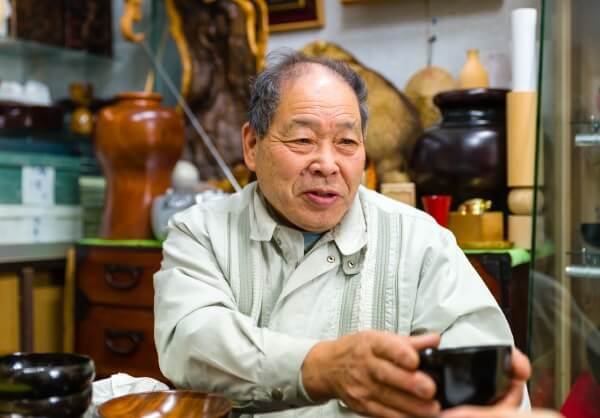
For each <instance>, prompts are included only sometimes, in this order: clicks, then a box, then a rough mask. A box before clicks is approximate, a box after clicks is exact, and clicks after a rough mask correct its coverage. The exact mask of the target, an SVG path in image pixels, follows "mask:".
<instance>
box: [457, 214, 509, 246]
mask: <svg viewBox="0 0 600 418" xmlns="http://www.w3.org/2000/svg"><path fill="white" fill-rule="evenodd" d="M448 229H450V230H451V231H452V232H453V233H454V236H456V240H457V241H458V243H459V244H461V243H474V242H497V241H502V240H503V239H504V219H503V213H502V212H484V213H483V214H482V215H472V214H466V215H461V214H460V213H458V212H450V219H449V221H448Z"/></svg>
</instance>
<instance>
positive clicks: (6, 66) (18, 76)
mask: <svg viewBox="0 0 600 418" xmlns="http://www.w3.org/2000/svg"><path fill="white" fill-rule="evenodd" d="M125 3H126V1H123V0H111V9H112V40H113V42H112V54H111V55H100V54H96V53H93V52H89V51H86V50H84V49H74V48H69V47H65V46H56V45H52V44H45V43H40V42H35V41H31V40H24V39H20V38H15V37H11V36H7V37H0V80H3V81H18V82H20V83H25V82H26V81H28V80H36V81H40V82H42V83H44V84H46V85H47V86H48V87H49V89H50V94H51V97H52V99H53V100H58V99H61V98H64V97H67V96H68V94H69V89H68V86H69V84H70V83H73V82H82V83H91V84H92V85H93V87H94V95H95V96H97V97H99V98H109V97H111V96H113V95H114V94H116V93H119V92H122V91H139V90H144V88H145V87H146V86H148V85H149V82H150V81H154V82H153V83H150V84H152V86H151V87H152V88H153V89H154V91H157V92H159V93H161V94H163V97H164V99H165V101H166V102H167V104H175V98H174V97H172V95H171V94H170V92H169V91H168V90H167V88H166V86H165V83H164V80H162V79H161V78H160V77H156V76H155V74H154V71H153V65H152V61H151V59H150V58H149V57H148V54H147V53H146V52H145V51H144V48H143V47H142V45H141V44H136V43H132V42H129V41H126V40H125V39H124V38H123V35H122V34H121V30H120V27H119V20H120V18H121V16H122V14H123V11H124V7H125ZM141 4H142V6H141V12H142V16H141V19H140V22H139V23H138V24H136V25H135V31H136V32H140V33H144V34H145V40H144V42H145V43H146V44H147V45H148V47H149V49H150V51H151V53H152V55H153V56H154V57H155V58H156V59H158V60H159V61H160V62H161V63H162V65H163V66H166V67H167V70H168V71H167V72H168V74H169V75H170V77H172V78H173V82H174V84H175V85H176V86H178V85H179V81H180V73H181V65H180V60H179V58H178V56H177V48H176V46H175V43H174V41H173V39H172V37H171V35H170V32H169V24H168V13H167V11H166V7H165V2H164V1H159V0H145V1H142V3H141Z"/></svg>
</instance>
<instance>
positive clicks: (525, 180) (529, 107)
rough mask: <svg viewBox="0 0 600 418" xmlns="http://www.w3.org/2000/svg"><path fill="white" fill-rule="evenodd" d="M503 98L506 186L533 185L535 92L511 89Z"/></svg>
mask: <svg viewBox="0 0 600 418" xmlns="http://www.w3.org/2000/svg"><path fill="white" fill-rule="evenodd" d="M506 99H507V100H506V109H507V117H506V133H507V157H508V161H507V163H508V166H507V174H508V179H507V180H508V187H533V186H534V184H533V183H534V172H535V134H536V115H537V93H536V92H535V91H512V92H510V93H508V95H507V98H506Z"/></svg>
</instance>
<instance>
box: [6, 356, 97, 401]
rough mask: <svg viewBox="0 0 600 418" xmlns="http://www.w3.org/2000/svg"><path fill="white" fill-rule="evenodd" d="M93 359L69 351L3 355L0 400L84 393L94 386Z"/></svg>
mask: <svg viewBox="0 0 600 418" xmlns="http://www.w3.org/2000/svg"><path fill="white" fill-rule="evenodd" d="M93 379H94V362H93V360H92V359H91V358H89V357H87V356H82V355H77V354H69V353H31V354H26V353H17V354H10V355H7V356H2V357H0V401H2V400H19V399H20V400H23V399H29V400H32V399H42V398H49V397H60V396H64V395H69V394H76V393H79V394H81V393H82V392H84V391H85V390H87V389H88V388H89V387H91V383H92V380H93Z"/></svg>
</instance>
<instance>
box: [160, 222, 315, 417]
mask: <svg viewBox="0 0 600 418" xmlns="http://www.w3.org/2000/svg"><path fill="white" fill-rule="evenodd" d="M186 213H187V212H184V213H180V214H177V215H175V216H174V217H173V218H172V220H171V222H170V226H169V234H168V238H167V240H166V241H165V242H164V245H163V262H162V266H161V269H160V271H159V272H157V273H156V274H155V276H154V291H155V300H154V315H155V343H156V349H157V352H158V359H159V364H160V369H161V371H162V373H163V374H164V375H165V376H166V377H167V378H168V379H169V380H170V381H171V382H172V383H173V384H174V385H175V386H177V387H184V388H192V389H195V390H199V391H202V392H212V393H220V394H223V395H225V396H226V397H228V398H230V399H232V400H234V402H235V404H236V405H237V406H239V407H245V408H248V409H249V410H274V409H283V408H290V407H295V406H305V405H307V404H309V403H310V400H309V399H307V398H306V396H305V395H304V394H303V393H304V391H303V388H301V387H300V385H301V379H300V378H299V373H300V368H301V366H302V362H303V360H304V358H305V356H306V354H307V353H308V351H309V350H310V349H311V348H312V347H313V346H314V344H315V343H316V342H317V341H316V340H311V339H303V338H296V337H291V336H288V335H285V334H281V333H275V332H272V331H270V330H269V329H267V328H259V327H257V326H256V325H255V324H254V321H253V320H252V318H250V317H248V316H246V315H244V314H242V313H240V312H239V311H238V308H237V305H236V301H235V298H234V295H233V293H232V291H231V289H230V287H229V286H228V282H227V280H226V278H225V277H224V275H223V273H222V271H221V269H220V267H219V265H218V262H217V260H216V258H215V255H214V253H213V251H212V244H211V242H210V240H209V238H208V235H207V234H205V233H202V232H203V231H197V229H198V228H196V226H197V225H196V224H194V233H192V232H191V231H190V228H189V226H188V225H187V224H186V223H185V222H184V220H183V219H184V218H183V217H182V216H183V215H186ZM179 215H182V216H179ZM188 216H189V215H188Z"/></svg>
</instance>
